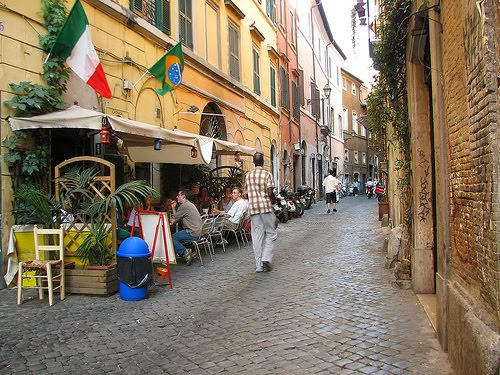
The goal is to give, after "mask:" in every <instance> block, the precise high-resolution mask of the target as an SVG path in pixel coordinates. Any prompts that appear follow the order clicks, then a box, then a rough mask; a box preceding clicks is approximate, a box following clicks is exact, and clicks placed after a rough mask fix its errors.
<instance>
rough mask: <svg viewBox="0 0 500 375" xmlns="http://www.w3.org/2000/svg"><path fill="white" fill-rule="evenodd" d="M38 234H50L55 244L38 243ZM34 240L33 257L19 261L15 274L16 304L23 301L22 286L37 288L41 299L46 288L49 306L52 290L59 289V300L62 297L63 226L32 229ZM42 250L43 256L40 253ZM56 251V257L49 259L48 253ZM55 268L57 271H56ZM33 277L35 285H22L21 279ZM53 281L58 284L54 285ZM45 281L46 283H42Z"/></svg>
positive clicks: (51, 300) (51, 302)
mask: <svg viewBox="0 0 500 375" xmlns="http://www.w3.org/2000/svg"><path fill="white" fill-rule="evenodd" d="M39 235H47V236H51V238H52V239H54V242H56V244H55V245H42V244H40V239H39V238H38V236H39ZM33 236H34V240H35V259H34V260H32V261H28V262H19V269H18V274H17V304H18V305H20V304H21V303H22V302H23V296H22V290H23V288H31V289H35V288H36V289H38V297H39V298H40V299H43V290H44V289H47V291H48V294H49V306H52V305H53V296H54V290H56V289H59V293H60V296H61V300H63V299H64V228H63V226H62V225H61V226H60V228H59V229H38V227H37V226H36V225H35V227H34V229H33ZM42 252H44V256H41V255H42ZM51 253H56V256H57V257H58V259H55V260H51V259H50V254H51ZM56 270H57V271H56ZM27 271H35V275H29V274H25V272H27ZM54 271H56V272H54ZM30 278H35V279H36V281H37V286H23V279H30ZM54 282H56V283H58V284H59V285H58V286H56V287H54ZM45 283H46V285H44V284H45Z"/></svg>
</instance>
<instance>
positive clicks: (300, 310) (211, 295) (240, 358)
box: [0, 196, 451, 374]
mask: <svg viewBox="0 0 500 375" xmlns="http://www.w3.org/2000/svg"><path fill="white" fill-rule="evenodd" d="M338 209H339V211H338V212H336V213H333V214H330V215H326V214H325V212H326V209H325V207H324V203H323V202H319V203H318V204H316V205H314V206H313V209H311V210H306V212H305V214H304V216H303V217H302V218H300V219H293V220H290V221H289V222H288V223H287V224H280V227H279V229H278V242H277V249H276V253H275V259H274V260H275V262H274V263H275V269H274V270H273V271H272V272H270V273H266V274H256V273H255V272H254V260H253V252H252V250H251V248H249V247H246V248H242V249H241V250H238V248H237V247H236V246H231V247H230V248H228V250H227V251H226V253H222V250H221V249H220V250H218V252H217V254H216V258H215V262H214V263H211V262H210V260H209V258H208V257H207V258H204V260H205V266H203V267H200V266H199V263H198V262H194V264H193V265H192V266H190V267H186V266H185V265H184V264H180V265H178V266H175V267H174V268H173V281H174V289H172V290H171V289H167V288H165V287H152V288H151V289H150V293H149V297H148V298H147V299H146V300H143V301H138V302H126V301H122V300H120V298H119V296H118V294H116V295H114V296H111V297H108V298H100V297H90V296H78V295H70V296H68V297H67V298H66V299H65V300H64V301H62V302H61V301H57V302H56V303H55V304H54V306H52V307H50V308H49V307H48V303H47V301H46V300H44V301H41V302H39V301H38V300H37V299H32V300H29V301H26V302H25V303H24V304H23V305H21V306H17V305H16V292H15V291H14V290H3V291H0V316H1V317H2V324H1V325H0V344H1V345H0V373H2V374H3V373H6V374H8V373H23V374H35V373H36V374H41V373H51V374H55V373H62V372H67V373H74V374H103V373H117V374H144V373H146V374H161V373H168V374H182V373H190V374H214V373H219V372H226V373H228V374H236V373H242V374H312V373H324V374H351V373H352V374H354V373H360V374H363V373H365V374H366V373H381V374H383V373H387V374H403V373H404V374H406V373H416V374H448V373H451V371H450V367H449V364H448V362H447V356H446V353H443V352H442V351H441V349H440V347H439V344H438V341H437V339H436V338H435V333H434V331H433V329H432V327H431V325H430V323H429V321H428V320H427V317H426V315H425V313H424V311H423V308H422V307H421V305H420V304H419V303H418V301H417V298H416V297H415V295H414V294H413V292H412V291H410V290H400V289H396V288H394V287H392V286H391V285H390V283H389V280H390V271H388V270H384V268H383V265H384V254H382V252H381V250H380V248H381V245H382V230H381V229H380V224H379V222H378V220H377V216H378V214H377V202H376V200H373V199H372V200H368V199H366V197H365V196H359V197H355V198H353V197H348V198H344V199H342V200H341V202H340V204H339V206H338ZM28 293H29V292H28ZM31 295H33V296H35V293H34V291H32V294H31Z"/></svg>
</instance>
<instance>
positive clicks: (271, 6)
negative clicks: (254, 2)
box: [266, 0, 276, 23]
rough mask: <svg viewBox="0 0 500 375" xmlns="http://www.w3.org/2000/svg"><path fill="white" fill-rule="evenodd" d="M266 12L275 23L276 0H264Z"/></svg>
mask: <svg viewBox="0 0 500 375" xmlns="http://www.w3.org/2000/svg"><path fill="white" fill-rule="evenodd" d="M266 13H267V16H268V17H269V18H270V19H271V21H273V23H276V0H267V1H266Z"/></svg>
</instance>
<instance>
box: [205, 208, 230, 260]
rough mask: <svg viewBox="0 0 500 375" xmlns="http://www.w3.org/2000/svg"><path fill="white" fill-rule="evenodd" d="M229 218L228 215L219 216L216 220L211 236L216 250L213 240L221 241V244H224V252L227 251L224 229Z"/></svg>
mask: <svg viewBox="0 0 500 375" xmlns="http://www.w3.org/2000/svg"><path fill="white" fill-rule="evenodd" d="M228 217H229V215H228V214H226V213H221V214H218V215H217V216H216V217H215V219H214V223H213V225H212V229H211V231H210V234H209V237H210V242H211V245H212V248H214V241H213V240H216V241H220V243H221V244H222V250H223V251H224V252H225V251H226V245H225V239H224V236H223V228H224V223H225V222H226V220H227V218H228ZM216 243H218V242H216Z"/></svg>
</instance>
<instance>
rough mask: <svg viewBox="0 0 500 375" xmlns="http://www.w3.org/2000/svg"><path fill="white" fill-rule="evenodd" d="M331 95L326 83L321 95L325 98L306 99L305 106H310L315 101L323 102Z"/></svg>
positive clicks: (330, 89)
mask: <svg viewBox="0 0 500 375" xmlns="http://www.w3.org/2000/svg"><path fill="white" fill-rule="evenodd" d="M331 93H332V88H331V87H330V85H329V84H328V82H327V83H326V85H325V87H323V94H325V97H324V98H311V99H306V101H307V104H311V102H313V101H315V100H321V101H322V100H324V99H327V100H328V98H330V94H331Z"/></svg>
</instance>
